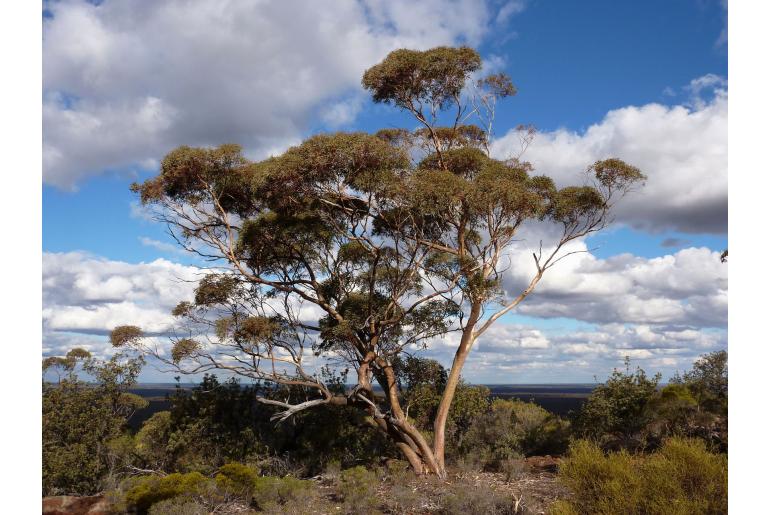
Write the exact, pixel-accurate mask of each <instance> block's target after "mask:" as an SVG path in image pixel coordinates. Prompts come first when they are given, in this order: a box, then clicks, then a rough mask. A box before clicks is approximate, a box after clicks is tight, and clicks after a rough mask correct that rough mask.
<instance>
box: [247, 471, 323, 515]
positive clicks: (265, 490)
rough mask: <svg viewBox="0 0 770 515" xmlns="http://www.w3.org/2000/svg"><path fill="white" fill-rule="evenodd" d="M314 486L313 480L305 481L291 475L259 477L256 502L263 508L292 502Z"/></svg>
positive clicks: (256, 482)
mask: <svg viewBox="0 0 770 515" xmlns="http://www.w3.org/2000/svg"><path fill="white" fill-rule="evenodd" d="M312 486H313V483H312V482H311V481H303V480H301V479H297V478H294V477H291V476H287V477H283V478H281V477H270V476H264V477H258V478H256V480H255V481H254V494H253V495H254V502H255V503H256V504H257V506H259V507H260V508H261V509H265V508H266V507H271V506H275V505H283V504H286V503H291V502H294V501H297V500H298V499H301V498H302V497H303V496H304V495H306V493H307V491H308V490H309V489H311V488H312Z"/></svg>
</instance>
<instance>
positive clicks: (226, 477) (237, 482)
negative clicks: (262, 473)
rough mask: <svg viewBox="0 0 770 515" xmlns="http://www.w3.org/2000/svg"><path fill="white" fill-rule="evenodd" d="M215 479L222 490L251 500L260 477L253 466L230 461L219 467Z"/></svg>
mask: <svg viewBox="0 0 770 515" xmlns="http://www.w3.org/2000/svg"><path fill="white" fill-rule="evenodd" d="M214 479H215V482H216V485H217V488H219V489H220V490H222V491H224V492H228V493H230V494H232V495H235V496H237V497H240V498H242V499H246V500H251V498H252V496H253V494H254V489H255V485H256V483H257V482H258V481H259V479H260V478H259V475H258V474H257V471H256V470H254V469H253V468H252V467H249V466H247V465H242V464H240V463H228V464H227V465H223V466H222V467H220V468H219V473H218V474H217V475H216V477H215V478H214Z"/></svg>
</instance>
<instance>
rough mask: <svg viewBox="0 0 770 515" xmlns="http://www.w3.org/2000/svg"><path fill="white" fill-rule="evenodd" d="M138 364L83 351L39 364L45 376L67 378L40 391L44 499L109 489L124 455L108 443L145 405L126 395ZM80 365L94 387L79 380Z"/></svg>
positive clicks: (47, 385)
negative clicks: (55, 374)
mask: <svg viewBox="0 0 770 515" xmlns="http://www.w3.org/2000/svg"><path fill="white" fill-rule="evenodd" d="M142 363H143V361H142V360H141V359H126V357H125V356H124V355H122V354H120V353H117V354H115V355H114V356H113V357H112V358H110V359H109V360H105V361H102V360H97V359H94V358H91V357H90V355H89V354H88V353H87V352H85V351H83V350H82V349H73V350H72V351H70V352H69V353H67V356H66V358H61V357H50V358H46V359H45V360H43V371H44V373H48V374H51V373H52V372H53V370H54V369H59V368H61V369H62V371H64V372H66V378H64V379H62V378H61V377H59V381H58V383H56V384H52V383H48V382H45V381H44V382H43V385H42V386H43V399H42V401H43V402H42V408H43V410H42V416H43V418H42V450H43V467H42V475H43V495H61V494H70V495H72V494H75V495H90V494H95V493H97V492H99V491H101V490H103V489H104V488H105V487H107V486H109V485H110V484H111V483H112V481H113V479H114V477H115V476H116V475H117V474H118V472H119V470H118V469H119V468H120V465H122V461H124V458H125V456H126V453H125V452H124V451H125V448H124V447H123V446H121V445H110V442H112V441H116V440H117V439H120V438H121V436H122V435H123V430H124V427H125V424H126V421H127V420H128V419H129V418H130V416H131V414H132V413H133V412H134V411H135V410H136V409H138V408H141V407H143V406H146V404H147V402H146V401H144V400H143V399H140V398H138V397H137V396H136V395H132V394H129V393H127V390H128V389H129V388H130V387H131V386H133V385H134V384H135V382H136V377H137V375H138V374H139V371H140V369H141V366H142ZM78 364H80V365H81V366H82V368H83V370H84V371H85V372H87V373H88V374H89V375H90V376H91V377H92V378H93V380H94V381H95V383H96V384H95V385H93V384H88V383H86V382H84V381H81V380H80V379H78V377H77V375H76V374H75V368H76V366H77V365H78ZM121 443H124V442H122V441H121Z"/></svg>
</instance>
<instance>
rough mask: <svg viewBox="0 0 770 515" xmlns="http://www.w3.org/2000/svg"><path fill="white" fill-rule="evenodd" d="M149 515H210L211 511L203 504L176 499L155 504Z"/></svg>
mask: <svg viewBox="0 0 770 515" xmlns="http://www.w3.org/2000/svg"><path fill="white" fill-rule="evenodd" d="M147 513H148V515H209V514H210V513H211V510H210V509H209V508H208V506H206V505H205V504H203V503H200V502H198V501H193V500H190V499H186V498H180V497H174V498H172V499H166V500H165V501H160V502H157V503H155V504H153V505H152V506H151V507H150V511H149V512H147Z"/></svg>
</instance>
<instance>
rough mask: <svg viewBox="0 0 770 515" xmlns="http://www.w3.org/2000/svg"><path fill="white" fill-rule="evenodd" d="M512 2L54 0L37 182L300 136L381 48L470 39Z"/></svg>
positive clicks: (350, 114)
mask: <svg viewBox="0 0 770 515" xmlns="http://www.w3.org/2000/svg"><path fill="white" fill-rule="evenodd" d="M510 4H511V5H510V6H509V5H508V3H504V4H502V5H501V4H499V3H496V4H495V6H496V7H494V8H493V7H491V6H489V5H487V3H485V2H477V1H475V0H426V1H422V2H417V3H415V2H409V1H407V0H359V1H355V0H338V1H335V2H334V6H333V8H332V7H331V6H330V5H329V4H328V3H325V2H306V1H302V2H301V1H295V0H288V1H281V2H264V1H259V0H228V1H223V2H211V1H208V0H193V1H190V0H167V1H164V2H135V1H132V0H108V1H106V2H102V3H99V5H94V4H93V3H90V2H85V1H75V0H64V1H61V2H51V3H50V4H47V7H48V11H49V13H50V15H51V17H49V18H46V19H45V20H44V28H43V82H44V93H45V99H44V106H43V126H44V130H43V140H44V142H43V163H44V171H43V178H44V181H45V182H46V183H47V184H51V185H55V186H58V187H61V188H73V187H75V186H76V185H77V184H78V182H80V181H82V180H83V179H85V178H86V177H88V176H91V175H95V174H100V173H104V172H105V171H107V170H114V169H121V168H122V169H125V168H126V167H133V168H136V169H141V168H151V167H153V166H156V164H157V159H159V158H160V157H162V156H163V155H164V154H165V153H166V152H168V151H169V150H170V149H171V148H173V147H175V146H177V145H180V144H188V145H212V144H221V143H224V142H236V143H240V144H242V145H243V146H244V147H245V148H246V149H247V151H248V152H249V154H250V155H252V156H253V157H262V156H266V155H268V154H271V153H275V152H279V151H281V150H283V149H285V148H286V147H287V146H288V145H289V144H292V143H295V142H297V141H299V139H301V137H302V135H303V131H305V130H306V127H307V125H308V121H309V119H310V118H311V117H312V116H315V115H320V116H321V118H322V119H324V120H325V121H326V123H327V124H329V126H340V125H344V124H347V123H350V121H352V120H353V119H354V118H355V116H356V114H357V112H358V110H359V109H360V107H361V99H360V98H359V97H358V96H357V95H360V86H359V82H360V80H361V75H362V73H363V71H364V70H365V69H366V68H367V67H369V66H371V65H372V64H373V63H376V62H378V61H379V60H381V59H382V58H383V57H384V56H385V55H386V54H387V53H388V52H389V51H391V50H393V49H396V48H400V47H409V48H416V49H423V48H429V47H433V46H437V45H450V44H457V43H467V44H471V45H475V44H478V42H479V41H480V40H481V38H482V37H483V36H484V34H485V32H486V31H487V29H488V27H489V26H490V24H492V23H493V21H494V20H496V19H497V20H498V21H506V20H507V19H508V18H510V17H511V16H512V15H514V14H515V13H516V12H519V11H520V10H521V9H523V3H522V2H520V1H514V2H511V3H510ZM501 17H502V18H501ZM426 20H429V21H430V22H429V23H426ZM327 104H328V105H327ZM324 106H326V107H325V108H324Z"/></svg>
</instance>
